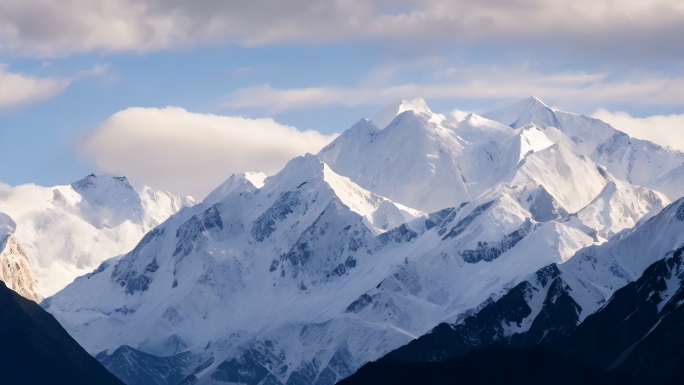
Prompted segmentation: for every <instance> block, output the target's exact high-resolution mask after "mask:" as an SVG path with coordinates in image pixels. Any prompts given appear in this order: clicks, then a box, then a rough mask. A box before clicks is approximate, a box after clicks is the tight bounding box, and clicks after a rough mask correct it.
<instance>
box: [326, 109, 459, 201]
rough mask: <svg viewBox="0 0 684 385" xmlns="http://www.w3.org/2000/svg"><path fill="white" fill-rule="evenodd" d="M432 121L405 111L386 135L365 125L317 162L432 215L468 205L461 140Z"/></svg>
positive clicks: (428, 116)
mask: <svg viewBox="0 0 684 385" xmlns="http://www.w3.org/2000/svg"><path fill="white" fill-rule="evenodd" d="M432 119H433V116H432V115H431V114H429V113H417V112H415V111H406V112H403V113H401V114H400V115H398V116H397V117H396V118H394V120H393V121H392V123H391V124H390V125H389V126H387V127H386V128H385V129H383V130H381V131H378V130H377V129H375V128H374V127H373V126H372V125H371V123H370V122H367V121H362V122H360V123H358V124H357V125H356V126H354V127H352V129H351V130H350V131H351V132H349V133H348V134H347V133H345V134H343V135H342V136H340V137H339V138H337V139H336V140H335V141H333V142H332V143H331V144H330V145H328V146H326V147H324V148H323V149H322V150H321V151H320V152H319V153H318V157H319V158H320V159H321V160H322V161H323V162H325V163H326V164H328V165H329V166H330V168H331V169H332V170H333V171H335V172H336V173H338V174H340V175H344V176H346V177H348V178H350V179H351V180H352V181H354V182H355V183H356V184H358V185H359V186H361V187H363V188H365V189H367V190H370V191H373V192H374V193H376V194H379V195H382V196H385V197H387V198H389V199H391V200H392V201H395V202H398V203H401V204H404V205H406V206H408V207H413V208H416V209H420V210H423V211H428V212H429V211H436V210H440V209H442V208H445V207H449V206H454V205H457V204H460V203H461V202H464V201H468V200H469V199H470V195H469V194H468V190H467V188H466V186H465V183H466V181H465V180H464V178H463V177H462V174H461V173H460V171H459V167H460V165H459V162H458V159H459V158H460V157H461V154H462V151H463V145H462V143H461V140H460V139H459V138H458V137H457V135H456V134H455V133H454V131H453V130H452V129H450V128H448V127H446V126H445V125H441V124H439V125H438V124H436V123H435V122H433V121H432Z"/></svg>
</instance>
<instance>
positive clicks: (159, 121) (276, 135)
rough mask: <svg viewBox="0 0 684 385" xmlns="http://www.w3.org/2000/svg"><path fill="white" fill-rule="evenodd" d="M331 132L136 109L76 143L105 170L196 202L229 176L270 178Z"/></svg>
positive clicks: (265, 121) (271, 122)
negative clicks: (259, 174)
mask: <svg viewBox="0 0 684 385" xmlns="http://www.w3.org/2000/svg"><path fill="white" fill-rule="evenodd" d="M335 137H336V135H323V134H321V133H319V132H317V131H299V130H297V129H296V128H294V127H291V126H285V125H281V124H278V123H277V122H275V121H274V120H272V119H247V118H242V117H235V116H219V115H211V114H200V113H192V112H188V111H186V110H184V109H182V108H178V107H166V108H161V109H159V108H139V107H135V108H128V109H126V110H123V111H120V112H117V113H116V114H114V115H112V116H111V117H110V118H109V119H107V120H106V121H104V122H102V123H101V124H100V125H99V126H98V127H97V129H96V130H95V131H94V132H93V133H92V134H91V135H90V136H89V137H87V138H86V139H85V140H84V142H83V143H82V147H81V148H82V155H84V156H85V158H87V159H88V160H91V161H93V162H94V163H95V164H96V165H97V166H98V167H99V168H100V169H101V170H103V171H106V172H110V173H113V174H118V175H126V176H127V177H128V178H130V179H131V180H133V181H136V182H138V183H144V184H146V185H148V186H153V187H155V188H159V189H163V190H167V191H173V192H174V193H175V194H183V195H192V196H194V197H195V198H196V199H198V200H199V199H202V198H204V197H205V196H206V194H208V193H209V192H211V191H212V190H213V189H214V188H216V186H218V185H219V184H221V183H222V182H223V181H224V180H226V179H227V178H228V177H229V176H230V175H231V174H233V173H238V172H248V171H261V172H265V173H266V174H269V175H272V174H274V173H276V172H277V171H279V170H280V169H281V168H282V167H283V166H284V165H285V163H287V161H289V160H290V159H291V158H293V157H296V156H299V155H303V154H304V153H307V152H309V153H316V152H318V151H319V150H320V149H321V148H322V147H323V146H325V145H326V144H328V143H329V142H330V141H332V140H333V139H334V138H335Z"/></svg>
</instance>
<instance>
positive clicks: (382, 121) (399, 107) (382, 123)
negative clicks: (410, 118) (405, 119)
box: [371, 98, 432, 129]
mask: <svg viewBox="0 0 684 385" xmlns="http://www.w3.org/2000/svg"><path fill="white" fill-rule="evenodd" d="M406 111H414V112H415V113H417V114H429V115H432V111H430V109H429V108H428V106H427V104H425V100H423V99H422V98H417V99H413V100H400V101H398V102H395V103H393V104H391V105H389V106H388V107H386V108H385V109H383V110H382V111H380V112H378V113H377V114H375V115H374V116H373V117H372V118H371V121H372V122H373V123H375V125H376V126H377V127H378V128H380V129H383V128H385V127H387V126H388V125H389V124H390V123H391V122H392V120H394V118H395V117H396V116H397V115H399V114H401V113H403V112H406Z"/></svg>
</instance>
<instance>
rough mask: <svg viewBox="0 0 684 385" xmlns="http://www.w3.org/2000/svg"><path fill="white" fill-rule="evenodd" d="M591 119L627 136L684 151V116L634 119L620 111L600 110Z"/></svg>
mask: <svg viewBox="0 0 684 385" xmlns="http://www.w3.org/2000/svg"><path fill="white" fill-rule="evenodd" d="M592 117H594V118H596V119H601V120H603V121H604V122H607V123H608V124H610V125H612V126H613V127H615V128H617V129H618V130H620V131H623V132H625V133H626V134H628V135H629V136H632V137H635V138H639V139H646V140H650V141H651V142H653V143H657V144H659V145H661V146H670V147H672V148H675V149H677V150H679V151H684V114H682V115H674V114H673V115H654V116H649V117H646V118H635V117H633V116H631V115H630V114H628V113H627V112H622V111H613V112H611V111H608V110H606V109H603V108H600V109H598V110H597V111H596V112H594V114H592Z"/></svg>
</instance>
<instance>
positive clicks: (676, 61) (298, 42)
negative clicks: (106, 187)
mask: <svg viewBox="0 0 684 385" xmlns="http://www.w3.org/2000/svg"><path fill="white" fill-rule="evenodd" d="M125 3H126V1H120V2H112V1H110V0H96V1H90V2H85V0H70V1H68V2H64V3H62V4H53V3H51V2H49V1H47V0H24V1H15V0H8V1H7V2H3V4H2V5H0V31H2V32H0V63H2V66H0V143H2V144H3V145H2V148H3V158H4V159H5V164H7V165H9V167H3V168H2V169H0V182H2V183H6V184H10V185H17V184H23V183H37V184H41V185H56V184H66V183H70V182H72V181H74V180H77V179H80V178H81V177H82V176H84V175H85V174H88V173H90V172H103V171H104V172H113V173H126V174H129V173H130V172H129V170H132V172H133V174H134V175H133V176H132V178H133V179H134V180H135V181H136V182H139V183H146V184H153V185H156V186H155V187H160V188H165V189H171V188H174V189H181V190H182V189H183V184H182V183H178V182H177V183H171V182H170V181H169V180H170V179H180V180H183V179H184V178H186V179H187V178H190V176H189V175H187V174H185V173H187V172H191V171H183V170H180V169H181V168H183V167H180V166H174V169H170V168H171V167H166V168H169V169H168V170H166V168H165V167H164V165H168V164H171V163H169V162H170V161H169V160H168V159H167V158H165V157H173V158H184V159H187V160H188V162H189V163H192V162H191V161H190V160H191V159H198V160H197V161H196V162H195V163H192V166H193V167H198V168H203V169H204V168H206V169H207V170H206V174H207V175H206V179H207V182H206V186H211V185H212V183H216V181H220V180H222V179H225V178H226V177H227V176H228V175H230V173H232V172H236V171H260V170H261V169H263V170H264V171H267V172H269V173H273V172H274V171H275V170H277V168H278V167H280V166H281V165H282V163H283V162H284V161H285V159H287V158H289V157H291V156H294V155H296V151H305V150H306V151H315V148H317V146H319V145H321V143H324V142H325V141H327V140H329V139H331V138H332V137H331V136H329V135H331V134H333V133H339V132H342V131H343V130H345V129H346V128H348V127H349V126H351V125H352V124H353V123H355V122H356V121H358V119H359V118H362V117H370V116H372V115H373V113H374V112H376V111H377V110H379V109H381V108H382V107H383V106H384V105H386V104H388V103H390V102H392V101H394V100H398V99H401V98H414V97H424V98H425V99H426V101H427V102H428V105H429V106H430V107H431V108H432V109H433V110H434V111H435V112H440V113H447V112H448V111H450V110H453V109H460V110H466V111H475V112H481V111H485V110H487V109H491V108H496V107H500V106H504V105H506V104H509V103H512V102H514V101H516V100H518V99H521V98H524V97H527V96H530V95H532V94H534V95H535V96H538V97H540V98H541V99H542V100H544V101H545V102H547V104H549V105H551V106H554V107H559V108H562V109H566V110H570V111H573V112H578V113H583V114H587V115H592V114H597V113H599V112H598V111H600V117H601V118H603V119H606V120H609V121H610V120H611V119H617V118H616V116H618V117H619V118H620V120H615V122H620V124H621V125H622V127H618V128H620V129H623V130H625V131H626V132H628V133H630V134H633V135H638V134H643V133H644V132H645V133H649V132H656V131H657V132H659V133H660V136H658V137H653V138H651V137H648V139H651V140H656V139H658V140H662V141H664V142H666V143H663V144H669V145H673V146H678V145H679V144H680V143H684V139H683V137H684V133H682V132H681V131H682V130H684V128H682V124H684V115H683V112H684V111H683V110H684V87H682V85H684V78H682V71H683V70H684V65H683V63H684V62H683V60H682V59H683V58H684V47H682V44H681V42H678V41H677V39H678V37H677V36H682V33H684V31H682V30H684V7H682V4H681V2H680V1H665V0H662V1H653V2H649V3H648V4H646V3H645V2H633V1H620V2H619V1H612V0H605V1H593V2H589V1H578V2H568V4H563V5H559V3H558V2H553V1H547V0H530V1H522V0H520V1H517V0H515V1H510V2H504V1H497V0H488V1H484V2H479V5H474V3H472V2H466V1H451V2H439V1H432V0H415V1H403V0H402V1H395V2H389V1H383V0H378V1H368V2H360V1H356V0H349V1H337V2H328V1H321V2H313V1H308V0H306V1H283V2H277V3H274V2H272V1H270V0H259V1H255V2H252V3H253V4H250V5H245V4H237V5H236V4H232V2H203V3H200V4H201V5H199V6H194V5H193V3H192V2H189V1H185V0H175V1H171V2H161V1H156V0H146V1H142V2H138V3H137V7H132V6H130V5H129V6H128V7H127V5H126V4H125ZM571 3H572V4H571ZM568 7H569V8H568ZM566 8H567V9H566ZM20 96H21V97H20ZM167 106H173V107H180V108H182V109H184V110H185V111H186V112H187V114H186V115H187V116H186V117H187V119H185V118H176V120H175V122H178V124H168V123H164V122H167V120H164V118H163V117H162V115H164V114H165V113H167V112H168V111H167V110H164V108H165V107H167ZM130 107H143V108H144V109H141V110H135V112H131V111H130V110H129V111H128V112H127V113H120V114H119V115H116V116H118V118H117V119H113V118H112V116H113V115H115V114H117V113H118V112H121V111H127V109H128V108H130ZM152 108H156V109H158V110H153V109H152ZM599 109H603V110H599ZM150 114H152V115H154V117H153V116H152V115H150ZM207 114H214V115H220V116H239V117H242V118H244V119H245V122H248V121H249V122H251V120H250V119H258V118H272V119H273V120H274V121H275V122H274V123H275V124H276V125H274V126H273V127H276V126H277V125H280V126H283V127H285V126H291V127H295V128H296V129H297V130H298V131H299V132H304V131H307V130H315V131H318V132H320V133H321V135H319V136H316V135H313V136H312V135H299V134H298V133H297V132H294V133H293V132H290V134H288V135H289V136H291V137H292V141H293V144H289V143H288V144H282V145H283V146H285V147H291V148H292V151H289V152H288V151H284V150H283V149H278V150H277V151H276V150H274V148H275V147H272V146H273V144H270V143H268V140H269V137H270V136H271V135H269V134H268V131H264V133H263V134H262V135H263V142H264V143H265V145H264V148H259V147H258V146H259V145H258V143H259V140H256V141H254V143H255V144H253V145H254V146H256V147H255V148H254V149H253V151H246V152H245V154H246V155H241V156H242V158H236V156H237V155H236V156H233V157H229V156H224V157H221V156H218V155H217V156H214V157H204V158H202V157H203V156H204V154H202V153H203V151H202V143H200V141H199V139H197V138H201V137H204V136H207V137H210V136H211V135H210V134H207V132H208V131H203V130H209V128H206V127H204V126H203V124H209V125H210V126H211V125H212V124H214V123H210V122H209V121H208V120H206V119H203V118H204V115H207ZM174 116H176V115H174ZM650 117H658V119H651V118H650ZM640 118H641V119H640ZM193 119H195V120H193ZM181 121H182V122H184V123H183V124H185V125H184V126H183V125H181V124H180V122H181ZM217 122H218V121H217ZM221 122H223V123H216V126H217V127H218V128H216V130H221V128H220V127H221V126H222V125H223V124H226V125H235V127H232V128H230V130H233V131H230V130H229V131H230V132H239V131H240V130H241V127H242V126H241V122H242V121H240V120H231V121H221ZM259 122H261V121H259ZM654 122H657V125H656V123H654ZM165 124H166V125H168V127H167V126H165ZM269 124H270V123H269ZM122 125H126V128H122ZM152 126H154V127H152ZM172 126H173V127H172ZM103 127H104V128H103ZM131 127H132V128H131ZM212 127H213V126H212ZM269 127H271V126H269ZM278 129H280V128H278ZM104 130H109V131H107V132H106V133H107V135H110V136H107V138H109V139H108V140H111V138H112V136H111V135H120V137H117V140H118V139H121V140H120V143H119V144H118V147H117V145H112V146H111V147H109V146H108V145H107V143H105V142H104V139H102V138H103V137H98V135H100V134H101V132H103V131H104ZM155 130H156V131H155ZM171 130H175V131H174V133H173V135H176V134H178V135H176V136H174V137H178V138H180V139H179V140H180V141H181V143H179V144H178V146H177V147H176V144H170V145H168V146H167V147H169V148H174V149H175V150H174V151H175V152H173V153H171V152H167V153H158V152H156V151H157V150H158V149H155V148H154V147H155V146H156V144H155V143H156V142H155V141H154V139H149V138H147V139H145V140H146V141H145V143H146V144H147V145H149V146H152V147H151V148H150V149H149V153H150V154H152V153H154V154H160V155H158V156H155V157H152V156H149V157H147V158H146V157H144V156H142V155H140V154H137V153H136V154H135V155H136V156H137V157H136V158H135V159H136V161H137V162H152V163H154V162H160V164H159V165H158V167H157V169H156V170H157V171H155V172H154V174H155V175H157V174H159V173H160V171H159V170H165V171H164V178H165V179H164V178H161V179H160V178H156V179H155V178H154V175H152V176H146V175H145V174H144V173H140V174H139V175H138V174H136V170H135V169H136V167H135V164H124V163H125V159H124V160H120V159H119V158H126V159H130V158H131V154H130V153H129V152H132V151H137V152H142V153H146V152H148V150H147V149H146V148H145V147H144V146H142V145H141V146H138V147H135V150H134V149H133V147H127V146H126V143H127V141H136V140H141V139H140V136H139V135H146V134H147V133H151V132H154V133H155V135H158V136H160V137H163V136H165V135H166V133H170V132H171ZM212 130H213V128H212ZM181 131H182V132H181ZM126 132H127V133H128V135H129V136H124V133H126ZM212 132H213V131H212ZM283 132H285V131H283ZM119 133H121V134H119ZM131 133H133V134H131ZM224 134H225V133H221V135H222V136H221V137H222V138H224V140H225V141H226V142H225V143H226V147H225V149H224V150H222V149H221V148H220V147H219V146H215V147H217V149H216V151H217V152H225V153H230V152H233V153H235V152H236V151H235V146H238V147H239V146H240V140H239V138H244V137H242V136H239V137H232V136H229V135H228V134H225V135H224ZM102 135H104V134H102ZM131 135H132V136H131ZM173 135H169V137H171V136H173ZM275 136H277V135H274V137H275ZM93 138H96V139H98V140H99V142H98V143H99V145H100V146H104V147H95V145H94V144H93V143H95V142H96V140H95V139H93ZM188 138H192V140H191V141H194V142H197V143H196V145H195V147H192V146H190V147H187V148H186V147H183V145H182V144H183V143H185V142H188V141H189V139H188ZM659 138H663V139H659ZM148 139H149V140H148ZM167 139H168V138H167ZM169 140H170V139H169ZM222 140H223V139H222ZM242 140H244V139H242ZM269 146H271V147H269ZM243 147H244V146H243ZM295 149H296V150H295ZM682 149H684V146H682ZM278 151H280V152H279V153H282V156H280V157H273V156H270V155H268V154H271V153H273V152H278ZM198 152H199V153H198ZM238 152H239V151H238ZM101 154H108V155H106V156H105V155H101ZM250 154H253V155H250ZM264 154H266V155H264ZM267 155H268V156H267ZM200 158H202V160H201V161H200ZM276 158H277V159H276ZM210 163H211V164H210ZM244 168H252V170H246V169H244ZM209 174H211V176H209ZM188 180H190V179H188ZM193 180H194V179H193ZM187 183H190V182H187ZM187 183H186V184H187ZM207 188H209V187H203V188H202V189H196V190H192V189H188V190H187V191H180V192H181V193H194V194H203V193H205V192H206V189H207Z"/></svg>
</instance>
